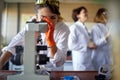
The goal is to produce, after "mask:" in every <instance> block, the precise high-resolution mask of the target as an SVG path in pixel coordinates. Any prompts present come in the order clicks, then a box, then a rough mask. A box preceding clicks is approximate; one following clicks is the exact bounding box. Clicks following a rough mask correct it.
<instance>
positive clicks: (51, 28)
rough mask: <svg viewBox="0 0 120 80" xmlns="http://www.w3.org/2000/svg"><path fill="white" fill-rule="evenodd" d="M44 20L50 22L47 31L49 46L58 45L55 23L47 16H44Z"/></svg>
mask: <svg viewBox="0 0 120 80" xmlns="http://www.w3.org/2000/svg"><path fill="white" fill-rule="evenodd" d="M43 21H46V22H47V23H48V30H47V32H46V41H47V43H48V46H49V47H52V46H55V45H56V43H55V41H54V29H55V24H54V23H53V21H52V20H50V19H49V18H46V17H43Z"/></svg>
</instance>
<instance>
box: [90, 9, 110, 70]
mask: <svg viewBox="0 0 120 80" xmlns="http://www.w3.org/2000/svg"><path fill="white" fill-rule="evenodd" d="M107 21H108V11H107V10H106V9H105V8H100V9H98V11H97V13H96V16H95V18H94V22H95V23H96V24H95V25H94V26H93V28H92V32H91V35H92V39H93V42H94V43H95V45H96V46H97V48H96V49H95V50H94V53H93V55H92V58H93V64H94V68H95V70H98V69H99V67H100V66H102V65H111V64H112V57H111V53H112V52H111V45H110V29H108V27H107Z"/></svg>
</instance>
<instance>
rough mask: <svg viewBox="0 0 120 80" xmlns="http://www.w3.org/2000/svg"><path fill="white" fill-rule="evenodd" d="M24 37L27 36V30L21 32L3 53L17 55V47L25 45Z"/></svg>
mask: <svg viewBox="0 0 120 80" xmlns="http://www.w3.org/2000/svg"><path fill="white" fill-rule="evenodd" d="M24 35H25V29H24V30H22V31H20V32H19V33H18V34H17V35H16V36H15V37H14V38H13V39H12V40H11V42H10V43H9V45H8V46H6V47H4V48H3V49H2V51H9V52H11V53H12V54H13V55H14V54H15V46H17V45H23V40H24Z"/></svg>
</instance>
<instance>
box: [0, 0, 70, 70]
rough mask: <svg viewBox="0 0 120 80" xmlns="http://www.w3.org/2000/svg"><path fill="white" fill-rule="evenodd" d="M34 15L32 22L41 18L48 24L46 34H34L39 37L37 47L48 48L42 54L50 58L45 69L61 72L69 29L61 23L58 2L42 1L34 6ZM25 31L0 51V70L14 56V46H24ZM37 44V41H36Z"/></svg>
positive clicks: (56, 0)
mask: <svg viewBox="0 0 120 80" xmlns="http://www.w3.org/2000/svg"><path fill="white" fill-rule="evenodd" d="M35 11H36V15H37V16H35V17H33V20H35V21H39V20H40V19H41V18H42V19H43V21H45V22H47V23H48V30H47V31H46V33H40V34H38V33H37V34H36V37H38V35H40V36H41V37H40V38H41V40H42V41H41V43H40V44H39V45H47V46H48V47H49V48H48V50H47V51H44V52H43V53H42V54H46V55H47V56H48V57H50V63H49V64H47V65H46V66H45V67H46V69H50V70H63V64H64V62H65V60H66V53H67V49H68V45H67V41H68V35H69V28H68V27H67V26H66V25H65V23H64V22H63V21H62V20H63V19H62V17H61V15H60V12H59V1H58V0H54V1H50V0H42V1H40V3H37V4H35ZM25 32H26V31H25V29H23V30H22V31H20V32H19V33H18V34H17V35H16V36H15V37H14V38H13V39H12V41H11V42H10V43H9V45H8V46H6V47H5V48H3V49H2V51H3V54H2V55H1V56H0V69H2V67H3V66H4V64H5V63H6V62H7V61H8V60H9V59H10V58H11V57H12V55H15V46H17V45H23V46H24V37H25ZM36 42H37V41H36Z"/></svg>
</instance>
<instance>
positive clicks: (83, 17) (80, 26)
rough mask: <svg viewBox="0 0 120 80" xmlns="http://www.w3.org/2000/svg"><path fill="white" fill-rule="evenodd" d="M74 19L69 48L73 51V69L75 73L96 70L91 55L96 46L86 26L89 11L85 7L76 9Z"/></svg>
mask: <svg viewBox="0 0 120 80" xmlns="http://www.w3.org/2000/svg"><path fill="white" fill-rule="evenodd" d="M72 18H73V20H74V21H75V23H74V24H73V25H72V26H71V27H70V34H69V38H68V47H69V49H70V50H71V51H72V61H73V69H74V70H75V71H86V70H94V68H93V65H92V62H91V53H92V49H94V48H95V47H96V46H95V45H94V43H92V42H90V36H89V33H88V31H87V28H86V26H85V22H86V21H87V19H88V11H87V9H86V8H85V7H83V6H82V7H78V8H76V9H74V10H73V13H72Z"/></svg>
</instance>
